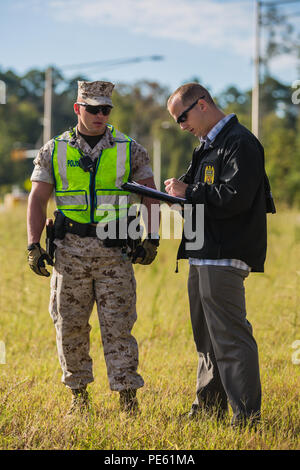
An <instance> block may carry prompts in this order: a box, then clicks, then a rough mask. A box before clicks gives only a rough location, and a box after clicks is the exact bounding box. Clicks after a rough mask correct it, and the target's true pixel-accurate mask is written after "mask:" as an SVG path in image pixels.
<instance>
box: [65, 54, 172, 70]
mask: <svg viewBox="0 0 300 470" xmlns="http://www.w3.org/2000/svg"><path fill="white" fill-rule="evenodd" d="M163 59H164V57H163V56H161V55H151V56H144V57H131V58H122V59H114V60H97V61H96V62H86V63H83V64H73V65H64V66H62V67H59V68H60V69H62V70H74V69H82V68H85V69H87V68H91V67H98V66H99V65H100V66H103V67H115V66H118V65H124V64H134V63H139V62H143V61H147V60H149V61H152V60H155V61H159V60H163Z"/></svg>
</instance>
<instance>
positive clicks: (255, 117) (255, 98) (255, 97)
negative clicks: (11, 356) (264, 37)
mask: <svg viewBox="0 0 300 470" xmlns="http://www.w3.org/2000/svg"><path fill="white" fill-rule="evenodd" d="M260 8H261V2H260V1H259V0H256V4H255V56H254V86H253V89H252V132H253V134H254V135H255V136H256V137H257V138H258V139H259V82H260V23H261V11H260Z"/></svg>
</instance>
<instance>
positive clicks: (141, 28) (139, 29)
mask: <svg viewBox="0 0 300 470" xmlns="http://www.w3.org/2000/svg"><path fill="white" fill-rule="evenodd" d="M49 7H50V11H52V12H53V18H56V19H57V20H59V21H62V22H67V21H72V22H73V21H76V22H78V21H80V22H81V24H82V23H86V24H88V25H91V24H93V25H95V24H98V25H99V27H100V26H101V25H105V26H114V27H118V28H122V29H123V30H127V31H128V32H131V33H134V34H143V35H147V36H149V37H155V38H162V39H173V40H176V41H182V42H184V43H188V44H191V45H194V46H197V47H200V54H201V48H210V49H216V50H220V49H228V50H229V51H230V52H231V53H232V52H233V53H235V54H238V55H239V56H244V55H245V56H248V57H249V56H251V55H252V53H253V48H254V43H253V41H254V39H253V31H254V12H253V2H252V1H251V0H242V1H236V0H228V1H220V0H198V1H195V0H114V1H113V2H107V1H106V0H68V1H66V0H49Z"/></svg>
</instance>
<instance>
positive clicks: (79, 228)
mask: <svg viewBox="0 0 300 470" xmlns="http://www.w3.org/2000/svg"><path fill="white" fill-rule="evenodd" d="M65 231H66V232H68V233H73V234H74V235H79V236H80V237H97V225H92V224H80V223H79V222H75V221H74V220H71V219H68V217H66V218H65Z"/></svg>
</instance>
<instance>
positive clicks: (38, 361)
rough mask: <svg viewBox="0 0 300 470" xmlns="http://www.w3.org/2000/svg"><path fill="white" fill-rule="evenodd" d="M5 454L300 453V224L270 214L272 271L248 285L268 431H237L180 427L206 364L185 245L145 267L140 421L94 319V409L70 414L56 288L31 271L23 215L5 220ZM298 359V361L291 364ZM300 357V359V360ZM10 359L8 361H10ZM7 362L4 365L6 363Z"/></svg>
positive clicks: (0, 287)
mask: <svg viewBox="0 0 300 470" xmlns="http://www.w3.org/2000/svg"><path fill="white" fill-rule="evenodd" d="M0 234H1V235H0V237H1V247H2V248H1V253H0V263H1V273H0V276H1V277H0V341H3V342H4V344H5V349H6V364H0V448H1V449H106V450H110V449H127V450H128V449H135V450H137V449H164V450H166V449H169V450H177V449H185V450H187V449H189V450H194V449H210V450H211V449H298V448H299V430H300V421H299V384H300V380H299V379H300V365H298V364H296V363H295V362H297V360H296V361H295V357H296V358H297V357H300V351H299V354H298V353H297V351H295V349H293V347H292V345H293V343H294V342H295V341H296V340H300V314H299V308H300V307H299V298H300V291H299V287H300V266H299V261H300V215H299V213H296V212H294V211H287V210H286V211H282V212H280V211H279V213H278V214H277V215H276V216H270V217H269V247H268V258H267V263H266V272H265V274H263V275H262V274H252V275H250V277H249V278H248V280H247V281H246V291H247V306H248V318H249V320H250V322H251V323H252V325H253V327H254V334H255V337H256V339H257V342H258V346H259V352H260V366H261V378H262V387H263V409H262V413H263V422H262V425H261V427H260V429H259V430H258V431H257V432H255V431H253V430H252V431H251V430H249V429H246V430H245V431H242V432H236V431H234V430H233V429H231V428H230V426H229V425H228V422H225V423H221V424H220V423H217V421H216V419H215V418H214V417H206V416H203V417H202V418H201V419H199V420H197V421H193V422H190V421H187V420H185V419H183V420H182V419H179V416H180V415H181V414H182V413H184V412H185V411H187V410H188V409H189V407H190V405H191V403H192V401H193V399H194V392H195V379H196V366H197V356H196V353H195V348H194V344H193V339H192V331H191V326H190V321H189V312H188V301H187V291H186V281H187V271H188V266H187V263H186V262H180V264H179V273H178V274H175V272H174V271H175V258H176V251H177V246H178V243H179V242H178V240H171V241H167V240H163V241H162V243H161V246H160V249H159V255H158V259H157V260H156V261H155V262H154V263H153V264H152V265H151V266H150V267H147V266H145V267H144V266H136V268H135V272H136V278H137V285H138V288H137V292H138V321H137V323H136V325H135V327H134V335H135V336H136V338H137V340H138V343H139V348H140V365H139V372H140V373H141V374H142V375H143V377H144V380H145V386H144V388H142V389H141V390H140V391H139V392H138V397H139V401H140V409H141V413H140V414H139V415H138V416H137V417H135V418H133V417H128V416H124V415H123V414H120V413H119V406H118V394H116V393H112V392H111V391H110V390H109V387H108V382H107V377H106V370H105V364H104V359H103V351H102V345H101V341H100V331H99V326H98V321H97V315H96V313H95V312H93V315H92V318H91V325H92V327H93V328H92V332H91V355H92V357H93V360H94V375H95V382H94V383H93V384H92V385H91V386H90V393H91V397H92V402H93V408H92V412H91V414H90V416H89V418H87V420H83V419H81V418H80V417H76V416H75V417H73V418H71V419H66V418H65V417H64V415H65V413H66V411H67V409H68V407H69V403H70V395H69V391H68V390H67V389H65V387H64V386H63V385H62V384H61V382H60V377H61V371H60V367H59V364H58V359H57V353H56V343H55V333H54V327H53V325H52V321H51V319H50V316H49V314H48V297H49V280H47V279H46V278H41V277H38V276H36V275H34V274H33V273H32V272H31V271H30V270H29V268H28V266H27V263H26V226H25V208H23V207H19V208H17V209H16V210H14V211H13V212H11V213H7V212H2V213H1V214H0ZM293 353H294V356H293V358H294V360H292V355H293ZM297 354H298V356H297ZM0 362H1V361H0ZM2 362H3V361H2Z"/></svg>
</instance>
